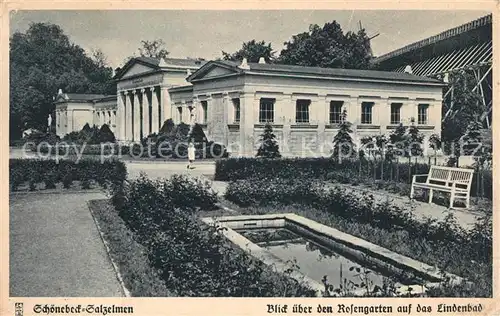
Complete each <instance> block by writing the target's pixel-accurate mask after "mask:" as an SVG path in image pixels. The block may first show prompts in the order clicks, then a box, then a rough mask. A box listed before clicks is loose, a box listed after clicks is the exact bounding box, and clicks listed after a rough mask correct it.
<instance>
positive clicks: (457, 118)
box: [441, 71, 485, 150]
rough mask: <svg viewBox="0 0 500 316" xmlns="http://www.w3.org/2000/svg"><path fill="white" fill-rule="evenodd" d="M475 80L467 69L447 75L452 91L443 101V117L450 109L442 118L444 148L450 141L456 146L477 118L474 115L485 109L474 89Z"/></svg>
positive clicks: (447, 148) (447, 147)
mask: <svg viewBox="0 0 500 316" xmlns="http://www.w3.org/2000/svg"><path fill="white" fill-rule="evenodd" d="M476 82H477V80H476V78H475V77H474V74H473V73H470V72H468V71H462V72H456V73H453V74H451V75H450V76H449V88H450V89H453V92H452V93H450V94H449V97H447V98H446V99H445V100H444V102H443V117H445V115H446V114H447V113H448V111H449V110H450V109H451V110H452V112H451V113H448V117H446V119H445V120H444V122H443V124H442V132H441V139H442V141H443V143H444V145H445V149H446V150H449V146H450V145H451V144H452V143H456V144H455V147H456V148H458V142H459V140H460V138H461V137H462V136H463V135H465V133H466V132H467V128H468V126H469V123H470V122H472V121H475V120H477V118H476V117H477V116H478V115H481V114H482V113H483V112H484V110H485V109H484V106H483V103H482V102H481V96H480V94H479V91H478V89H476V90H474V88H475V85H476ZM455 111H456V112H455Z"/></svg>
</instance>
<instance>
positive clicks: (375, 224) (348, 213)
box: [224, 180, 493, 297]
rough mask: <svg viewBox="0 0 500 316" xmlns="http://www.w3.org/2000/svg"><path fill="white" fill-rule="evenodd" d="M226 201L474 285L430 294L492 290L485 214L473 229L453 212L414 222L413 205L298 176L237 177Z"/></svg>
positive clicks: (245, 210) (489, 226)
mask: <svg viewBox="0 0 500 316" xmlns="http://www.w3.org/2000/svg"><path fill="white" fill-rule="evenodd" d="M225 197H226V199H227V200H228V201H232V202H234V203H229V204H228V202H224V203H225V205H226V206H228V207H229V208H232V209H235V210H236V211H238V212H239V213H242V214H272V213H278V212H285V213H295V214H297V215H300V216H304V217H306V218H309V219H311V220H314V221H317V222H319V223H322V224H325V225H327V226H330V227H334V228H337V229H338V230H340V231H343V232H345V233H348V234H351V235H354V236H357V237H360V238H363V239H366V240H369V241H370V242H373V243H375V244H377V245H380V246H382V247H385V248H388V249H390V250H392V251H394V252H397V253H400V254H402V255H405V256H408V257H410V258H413V259H416V260H420V261H422V262H425V263H427V264H429V265H431V266H437V267H439V268H441V269H446V270H447V271H449V272H451V273H454V274H457V275H461V276H463V277H465V278H467V279H469V280H470V281H472V282H474V287H460V288H458V287H451V286H446V285H445V286H444V287H442V288H441V289H440V290H434V292H431V293H430V295H433V296H467V297H474V296H481V297H490V296H491V294H492V246H493V245H492V219H491V216H485V217H484V219H483V220H481V221H479V222H478V223H477V224H476V225H475V227H473V228H472V229H471V230H468V231H466V230H464V229H463V228H461V227H459V226H458V225H457V223H456V221H455V219H454V218H453V217H452V216H449V217H447V218H446V219H445V220H444V221H435V220H428V221H426V222H423V223H421V222H418V221H416V220H415V219H414V218H413V216H412V213H411V210H405V209H401V208H398V207H396V206H394V205H390V204H387V203H386V204H384V203H382V204H379V203H375V202H374V201H373V198H372V197H370V196H366V197H364V198H360V197H359V196H354V195H353V194H352V193H349V192H347V191H344V190H340V189H333V190H330V191H328V190H324V191H322V190H321V189H318V188H317V187H315V186H314V185H313V184H312V183H309V182H307V181H304V180H301V181H300V182H297V181H295V182H294V181H290V180H289V181H284V180H281V181H280V180H275V181H274V182H270V181H265V185H264V182H258V181H248V180H247V181H237V182H233V183H231V184H230V185H229V187H228V190H227V192H226V195H225Z"/></svg>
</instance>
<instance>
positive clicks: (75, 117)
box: [54, 90, 116, 138]
mask: <svg viewBox="0 0 500 316" xmlns="http://www.w3.org/2000/svg"><path fill="white" fill-rule="evenodd" d="M54 103H55V106H56V109H55V126H56V133H57V136H59V137H61V138H62V137H63V136H64V135H66V134H69V133H71V132H73V131H80V130H81V129H82V128H83V126H85V124H89V125H90V126H93V125H96V126H97V127H101V126H102V125H103V124H108V126H109V128H110V129H111V131H113V132H115V131H116V96H115V95H101V94H78V93H64V92H63V91H62V90H59V92H58V94H57V97H56V98H55V101H54Z"/></svg>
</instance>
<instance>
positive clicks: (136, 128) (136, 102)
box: [132, 90, 141, 142]
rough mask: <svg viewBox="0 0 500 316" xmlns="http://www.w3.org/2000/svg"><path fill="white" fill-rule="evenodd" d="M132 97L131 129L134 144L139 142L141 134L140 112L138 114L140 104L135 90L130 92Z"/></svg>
mask: <svg viewBox="0 0 500 316" xmlns="http://www.w3.org/2000/svg"><path fill="white" fill-rule="evenodd" d="M132 95H133V98H134V127H133V129H134V130H133V134H132V135H133V136H132V137H133V140H134V142H138V141H140V140H141V139H140V136H141V135H140V133H141V112H140V106H141V104H140V102H139V94H138V93H137V90H133V91H132Z"/></svg>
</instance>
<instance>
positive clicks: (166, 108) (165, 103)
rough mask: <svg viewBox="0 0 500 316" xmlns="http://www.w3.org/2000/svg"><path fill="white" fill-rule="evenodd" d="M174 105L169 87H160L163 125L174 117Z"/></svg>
mask: <svg viewBox="0 0 500 316" xmlns="http://www.w3.org/2000/svg"><path fill="white" fill-rule="evenodd" d="M171 107H172V104H171V102H170V95H169V94H168V89H167V87H160V109H161V116H160V117H161V124H160V125H163V123H164V122H165V121H166V120H167V119H169V118H171V117H172V108H171Z"/></svg>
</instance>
